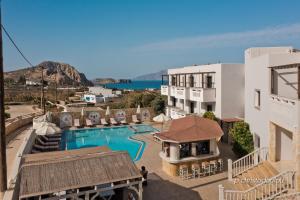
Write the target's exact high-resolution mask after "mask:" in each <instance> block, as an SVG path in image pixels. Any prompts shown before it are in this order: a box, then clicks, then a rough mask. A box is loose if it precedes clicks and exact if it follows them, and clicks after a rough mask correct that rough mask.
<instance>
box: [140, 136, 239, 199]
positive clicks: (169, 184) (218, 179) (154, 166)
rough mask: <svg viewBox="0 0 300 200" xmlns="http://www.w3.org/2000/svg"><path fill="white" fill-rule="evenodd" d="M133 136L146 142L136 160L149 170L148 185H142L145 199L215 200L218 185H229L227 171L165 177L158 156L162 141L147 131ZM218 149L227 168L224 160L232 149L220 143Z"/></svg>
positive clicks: (228, 156) (231, 156) (231, 153)
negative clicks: (198, 175)
mask: <svg viewBox="0 0 300 200" xmlns="http://www.w3.org/2000/svg"><path fill="white" fill-rule="evenodd" d="M135 137H136V138H138V139H141V140H144V141H146V142H147V146H146V148H145V151H144V154H143V156H142V158H141V159H140V160H139V161H137V162H136V164H137V166H138V167H139V168H140V167H141V166H142V165H144V166H145V167H146V168H147V170H148V171H149V177H148V186H146V187H144V193H143V195H144V196H143V198H144V200H157V199H160V200H164V199H166V200H167V199H168V200H169V199H172V200H177V199H178V200H196V199H207V200H214V199H218V185H219V184H222V185H223V186H225V187H231V184H230V183H229V182H228V181H227V173H226V172H223V173H219V174H215V175H211V176H207V177H202V178H197V179H189V180H181V179H180V178H178V177H171V176H168V175H167V174H166V173H164V172H163V171H162V168H161V158H160V157H159V155H158V154H159V151H160V150H161V144H160V143H159V142H155V141H154V140H153V137H152V135H149V134H146V135H136V136H135ZM219 148H220V152H221V157H222V158H223V160H224V167H225V170H226V168H227V159H228V158H234V157H235V156H234V154H233V152H232V151H231V146H229V145H227V144H220V145H219Z"/></svg>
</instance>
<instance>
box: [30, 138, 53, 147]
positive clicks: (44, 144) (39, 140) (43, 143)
mask: <svg viewBox="0 0 300 200" xmlns="http://www.w3.org/2000/svg"><path fill="white" fill-rule="evenodd" d="M35 142H36V143H37V144H39V145H43V146H58V142H44V141H43V140H41V138H40V137H37V138H36V140H35Z"/></svg>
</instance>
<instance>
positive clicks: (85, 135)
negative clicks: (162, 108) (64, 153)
mask: <svg viewBox="0 0 300 200" xmlns="http://www.w3.org/2000/svg"><path fill="white" fill-rule="evenodd" d="M155 131H157V130H156V129H154V128H153V127H151V126H148V125H134V126H122V127H109V128H92V129H78V130H67V131H64V133H63V139H62V148H63V149H66V150H70V149H80V148H86V147H96V146H108V147H109V148H110V149H111V150H113V151H127V152H128V153H129V155H130V157H131V159H132V160H134V161H137V160H139V159H140V158H141V156H142V154H143V151H144V148H145V145H146V143H145V142H143V141H138V140H136V139H133V138H132V137H131V136H133V135H134V134H143V133H150V132H155Z"/></svg>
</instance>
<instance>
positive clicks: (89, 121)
mask: <svg viewBox="0 0 300 200" xmlns="http://www.w3.org/2000/svg"><path fill="white" fill-rule="evenodd" d="M85 125H86V126H89V127H91V126H93V123H92V121H91V120H90V119H86V120H85Z"/></svg>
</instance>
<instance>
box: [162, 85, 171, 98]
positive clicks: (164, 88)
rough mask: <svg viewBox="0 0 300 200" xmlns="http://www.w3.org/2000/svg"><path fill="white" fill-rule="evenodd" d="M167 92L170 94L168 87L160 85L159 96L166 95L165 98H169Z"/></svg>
mask: <svg viewBox="0 0 300 200" xmlns="http://www.w3.org/2000/svg"><path fill="white" fill-rule="evenodd" d="M169 92H170V87H169V86H168V85H162V86H161V87H160V93H161V95H167V96H169Z"/></svg>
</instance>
